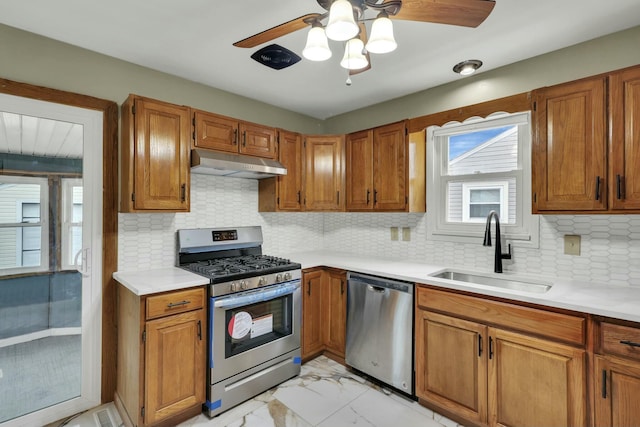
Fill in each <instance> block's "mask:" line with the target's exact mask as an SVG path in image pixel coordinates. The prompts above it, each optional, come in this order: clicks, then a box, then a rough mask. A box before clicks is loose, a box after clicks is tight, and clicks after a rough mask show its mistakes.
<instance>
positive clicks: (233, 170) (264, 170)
mask: <svg viewBox="0 0 640 427" xmlns="http://www.w3.org/2000/svg"><path fill="white" fill-rule="evenodd" d="M191 172H192V173H199V174H206V175H219V176H229V177H232V178H250V179H263V178H269V177H272V176H278V175H286V174H287V169H286V168H285V167H284V166H283V165H282V164H281V163H280V162H278V161H276V160H271V159H263V158H261V157H252V156H243V155H241V154H231V153H221V152H218V151H210V150H203V149H200V148H196V149H193V150H191Z"/></svg>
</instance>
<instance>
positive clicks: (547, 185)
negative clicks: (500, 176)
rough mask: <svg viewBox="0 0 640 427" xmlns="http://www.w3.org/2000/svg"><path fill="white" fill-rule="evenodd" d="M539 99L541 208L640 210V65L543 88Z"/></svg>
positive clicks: (536, 152)
mask: <svg viewBox="0 0 640 427" xmlns="http://www.w3.org/2000/svg"><path fill="white" fill-rule="evenodd" d="M534 101H535V103H534V141H533V157H532V163H533V164H532V171H533V212H534V213H537V212H539V213H545V212H554V213H557V212H566V213H576V212H591V213H598V212H600V213H630V212H633V213H636V212H640V173H639V172H638V168H637V165H638V163H639V162H640V132H638V128H639V123H640V108H638V107H639V106H640V67H638V66H636V67H632V68H627V69H623V70H619V71H615V72H611V73H608V74H603V75H599V76H595V77H591V78H587V79H582V80H578V81H575V82H570V83H565V84H561V85H557V86H552V87H548V88H542V89H540V90H537V91H535V92H534ZM607 105H608V109H607Z"/></svg>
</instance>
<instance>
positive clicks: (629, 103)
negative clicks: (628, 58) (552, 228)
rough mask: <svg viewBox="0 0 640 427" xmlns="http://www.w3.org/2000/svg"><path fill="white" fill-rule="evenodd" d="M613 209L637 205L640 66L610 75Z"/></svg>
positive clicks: (639, 190) (639, 193)
mask: <svg viewBox="0 0 640 427" xmlns="http://www.w3.org/2000/svg"><path fill="white" fill-rule="evenodd" d="M609 108H610V109H611V112H610V115H611V166H610V170H611V178H610V182H611V184H612V187H611V188H612V191H611V193H612V194H611V196H612V197H611V200H612V208H613V209H640V169H639V168H638V165H640V67H635V68H631V69H628V70H624V71H621V72H619V73H615V74H612V75H611V76H610V77H609Z"/></svg>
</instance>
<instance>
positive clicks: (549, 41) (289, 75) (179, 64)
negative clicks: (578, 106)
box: [0, 0, 640, 119]
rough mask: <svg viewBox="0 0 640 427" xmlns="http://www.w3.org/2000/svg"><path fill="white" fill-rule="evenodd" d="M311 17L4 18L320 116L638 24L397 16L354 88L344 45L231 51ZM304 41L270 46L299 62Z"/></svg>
mask: <svg viewBox="0 0 640 427" xmlns="http://www.w3.org/2000/svg"><path fill="white" fill-rule="evenodd" d="M436 1H437V0H436ZM314 12H318V13H322V12H324V9H322V8H321V7H320V6H319V5H318V4H317V3H316V1H315V0H271V1H266V0H228V1H222V0H182V1H176V0H153V1H150V0H110V1H101V2H98V1H87V0H56V1H51V0H13V1H3V2H2V6H0V22H1V23H4V24H7V25H9V26H13V27H17V28H21V29H24V30H27V31H31V32H34V33H37V34H41V35H44V36H47V37H50V38H53V39H57V40H60V41H64V42H67V43H70V44H73V45H77V46H81V47H83V48H86V49H90V50H93V51H96V52H100V53H103V54H106V55H110V56H113V57H116V58H120V59H123V60H126V61H129V62H132V63H135V64H139V65H142V66H146V67H149V68H152V69H155V70H159V71H163V72H166V73H169V74H173V75H176V76H180V77H184V78H186V79H189V80H192V81H195V82H199V83H203V84H205V85H209V86H212V87H216V88H220V89H223V90H226V91H229V92H232V93H236V94H238V95H243V96H246V97H249V98H253V99H256V100H260V101H263V102H266V103H268V104H272V105H275V106H278V107H282V108H285V109H288V110H291V111H295V112H299V113H302V114H306V115H309V116H311V117H316V118H319V119H325V118H328V117H332V116H335V115H338V114H341V113H345V112H349V111H352V110H356V109H359V108H362V107H366V106H369V105H373V104H377V103H379V102H383V101H386V100H389V99H393V98H397V97H399V96H403V95H407V94H410V93H414V92H418V91H421V90H425V89H428V88H430V87H434V86H437V85H441V84H443V83H447V82H451V81H453V80H456V79H460V78H464V77H461V76H459V75H457V74H455V73H454V72H453V71H452V70H451V69H452V67H453V65H455V64H456V63H458V62H460V61H462V60H465V59H480V60H482V61H483V62H484V66H483V67H482V68H481V69H480V72H483V71H488V70H491V69H494V68H497V67H501V66H504V65H507V64H511V63H514V62H517V61H520V60H523V59H526V58H530V57H533V56H537V55H540V54H543V53H546V52H550V51H553V50H557V49H560V48H563V47H566V46H570V45H573V44H576V43H580V42H582V41H586V40H590V39H594V38H597V37H600V36H603V35H606V34H611V33H614V32H617V31H620V30H623V29H626V28H630V27H633V26H636V25H639V24H640V1H639V0H612V1H606V0H597V1H596V0H496V5H495V8H494V10H493V12H492V13H491V15H490V16H489V17H488V18H487V20H486V21H485V22H484V23H483V24H481V25H480V26H479V27H478V28H465V27H456V26H450V25H442V24H431V23H421V22H409V21H399V20H394V31H395V37H396V41H397V42H398V48H397V49H396V50H395V51H394V52H392V53H389V54H385V55H373V54H372V55H371V57H372V65H373V68H372V69H371V70H369V71H366V72H364V73H362V74H359V75H357V76H354V77H352V80H353V84H352V85H351V86H346V84H345V81H346V77H347V73H346V70H344V69H342V68H341V67H340V66H339V64H338V63H339V61H340V59H341V57H342V47H341V45H340V44H339V43H338V42H330V46H331V49H332V50H333V52H334V53H333V57H332V58H331V59H330V60H329V61H326V62H322V63H315V62H311V61H307V60H305V59H304V58H303V60H302V61H300V62H299V63H298V64H295V65H293V66H291V67H289V68H285V69H283V70H280V71H276V70H272V69H270V68H268V67H265V66H264V65H261V64H259V63H258V62H255V61H254V60H253V59H251V58H250V56H251V54H252V53H253V52H255V51H256V50H258V49H259V48H261V47H263V46H266V45H267V44H269V43H266V44H265V45H261V46H258V47H256V48H254V49H243V48H237V47H234V46H232V43H234V42H236V41H238V40H241V39H244V38H246V37H248V36H250V35H253V34H255V33H258V32H260V31H263V30H265V29H268V28H270V27H273V26H275V25H278V24H281V23H283V22H285V21H288V20H291V19H294V18H297V17H299V16H301V15H304V14H307V13H314ZM306 34H307V31H306V29H305V30H300V31H297V32H295V33H292V34H289V35H286V36H284V37H280V38H278V39H276V40H274V43H277V44H280V45H281V46H284V47H286V48H288V49H290V50H292V51H294V52H295V53H297V54H298V55H300V56H302V55H301V51H302V49H303V47H304V44H305V41H306Z"/></svg>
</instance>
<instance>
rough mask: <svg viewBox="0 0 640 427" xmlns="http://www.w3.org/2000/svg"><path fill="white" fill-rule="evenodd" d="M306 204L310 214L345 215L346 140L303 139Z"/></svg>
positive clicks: (326, 137)
mask: <svg viewBox="0 0 640 427" xmlns="http://www.w3.org/2000/svg"><path fill="white" fill-rule="evenodd" d="M303 148H304V179H303V185H304V190H303V194H304V196H303V204H304V210H307V211H343V210H344V206H345V191H344V179H343V177H344V161H343V159H344V136H343V135H308V136H305V137H304V147H303Z"/></svg>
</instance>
